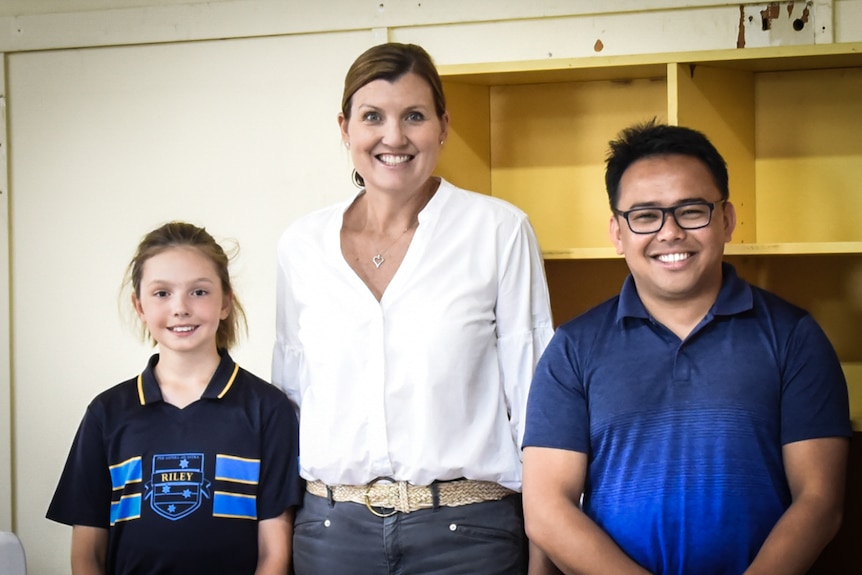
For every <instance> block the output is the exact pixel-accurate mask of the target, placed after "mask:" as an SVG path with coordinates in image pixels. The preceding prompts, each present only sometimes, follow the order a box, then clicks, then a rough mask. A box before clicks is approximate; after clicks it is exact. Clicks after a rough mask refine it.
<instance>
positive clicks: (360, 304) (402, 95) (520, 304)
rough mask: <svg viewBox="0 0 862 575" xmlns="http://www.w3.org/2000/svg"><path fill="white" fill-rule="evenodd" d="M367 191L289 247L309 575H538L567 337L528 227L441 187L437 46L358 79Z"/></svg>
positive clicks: (442, 115)
mask: <svg viewBox="0 0 862 575" xmlns="http://www.w3.org/2000/svg"><path fill="white" fill-rule="evenodd" d="M338 124H339V126H340V128H341V137H342V140H343V142H344V145H345V147H346V148H347V149H348V150H349V151H350V154H351V159H352V160H353V165H354V167H355V171H354V180H355V183H356V184H357V185H358V186H359V187H360V190H359V192H358V193H357V194H356V195H355V197H353V198H352V199H351V200H350V201H347V202H344V203H341V204H338V205H335V206H331V207H329V208H326V209H323V210H320V211H317V212H314V213H312V214H309V215H307V216H305V217H303V218H301V219H300V220H298V221H297V222H295V223H294V224H293V225H291V226H290V227H289V229H287V230H286V232H285V233H284V235H283V236H282V238H281V240H280V241H279V244H278V301H277V308H278V309H277V342H276V346H275V352H274V357H273V374H272V379H273V381H274V382H275V383H276V384H277V385H279V386H280V387H282V389H284V390H285V392H286V393H287V394H288V396H289V397H290V399H291V401H293V402H294V404H295V405H296V407H297V409H298V410H299V413H300V454H301V455H300V465H301V474H302V476H303V477H304V478H305V479H306V480H307V481H308V493H307V494H306V496H305V500H304V504H303V507H302V508H301V509H300V510H299V511H298V513H297V518H296V525H295V539H294V565H295V570H296V573H297V575H321V574H330V573H331V574H336V573H337V574H338V575H345V574H362V575H365V574H367V575H377V574H389V573H408V574H411V575H412V574H419V573H423V574H431V573H439V574H444V573H445V574H446V575H458V574H464V575H483V574H488V575H492V574H501V575H502V574H506V575H510V574H517V573H526V569H527V553H526V538H525V535H524V528H523V515H522V511H521V500H520V494H519V492H520V490H521V455H520V442H521V438H522V435H523V422H524V410H525V404H526V399H527V392H528V388H529V384H530V380H531V378H532V374H533V369H534V367H535V364H536V362H537V361H538V358H539V356H540V354H541V352H542V351H543V350H544V348H545V345H546V344H547V342H548V340H549V339H550V337H551V335H552V331H553V328H552V324H551V314H550V304H549V298H548V291H547V285H546V281H545V275H544V268H543V262H542V256H541V252H540V250H539V247H538V245H537V242H536V238H535V234H534V233H533V230H532V228H531V226H530V223H529V221H528V220H527V217H526V215H525V214H524V213H523V212H522V211H520V210H519V209H517V208H515V207H514V206H512V205H510V204H508V203H506V202H503V201H501V200H499V199H495V198H492V197H489V196H484V195H481V194H476V193H473V192H468V191H465V190H462V189H459V188H457V187H455V186H454V185H452V184H451V183H449V182H447V181H445V180H442V179H441V178H439V177H434V176H433V175H432V173H433V171H434V169H435V167H436V165H437V159H438V156H439V154H440V150H441V148H442V146H443V145H444V144H445V141H446V137H447V136H448V128H449V115H448V113H447V112H446V105H445V98H444V94H443V89H442V84H441V82H440V78H439V76H438V74H437V71H436V69H435V67H434V64H433V62H432V60H431V58H430V56H429V55H428V54H427V53H426V52H425V51H424V50H423V49H422V48H420V47H419V46H415V45H405V44H397V43H388V44H382V45H379V46H375V47H373V48H371V49H369V50H368V51H366V52H365V53H363V54H362V55H361V56H359V58H358V59H357V60H356V61H355V62H354V63H353V65H352V66H351V68H350V70H349V71H348V73H347V77H346V79H345V87H344V96H343V101H342V111H341V113H340V114H339V115H338Z"/></svg>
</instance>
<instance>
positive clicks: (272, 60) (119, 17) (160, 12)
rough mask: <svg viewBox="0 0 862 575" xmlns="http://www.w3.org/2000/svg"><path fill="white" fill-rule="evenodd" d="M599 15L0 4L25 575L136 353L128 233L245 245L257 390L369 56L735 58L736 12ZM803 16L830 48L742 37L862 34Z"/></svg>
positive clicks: (1, 484)
mask: <svg viewBox="0 0 862 575" xmlns="http://www.w3.org/2000/svg"><path fill="white" fill-rule="evenodd" d="M595 4H597V3H595V2H592V1H587V0H570V1H569V2H559V1H551V0H544V1H536V2H521V1H515V0H510V1H500V0H478V1H476V2H463V0H424V1H423V2H421V3H417V2H407V1H400V0H390V1H387V2H385V6H384V8H382V9H381V8H380V6H381V5H383V2H380V1H379V0H375V1H374V2H369V1H358V0H330V1H329V2H308V3H299V2H295V1H291V0H222V1H220V2H219V1H216V2H212V1H206V2H204V1H201V2H192V1H189V0H185V1H182V0H174V1H172V0H160V1H157V0H149V1H147V0H139V1H135V0H122V1H119V0H110V1H109V0H74V1H69V0H50V1H42V2H36V3H34V2H31V1H25V0H4V2H3V3H2V4H0V52H5V58H4V59H3V60H2V61H0V64H5V75H4V74H3V73H2V72H3V66H0V79H3V78H5V85H3V84H2V83H0V528H6V529H8V528H10V527H13V528H14V529H15V530H16V531H17V532H18V533H19V535H20V536H21V537H22V539H23V540H24V543H25V546H26V547H27V550H28V556H29V561H30V570H31V571H30V572H31V573H35V574H36V575H42V574H46V575H47V574H54V573H58V574H59V573H65V572H67V571H68V567H67V565H68V542H69V533H70V530H69V528H67V527H64V526H60V525H55V524H53V523H51V522H49V521H47V520H45V519H44V513H45V509H46V507H47V505H48V502H49V500H50V497H51V494H52V492H53V488H54V485H55V484H56V480H57V477H58V475H59V473H60V470H61V468H62V464H63V461H64V459H65V456H66V452H67V450H68V447H69V444H70V442H71V439H72V436H73V434H74V431H75V428H76V427H77V424H78V421H79V419H80V417H81V415H82V413H83V410H84V408H85V406H86V405H87V403H88V401H89V400H90V399H91V398H92V397H93V396H94V395H95V394H96V393H98V392H99V391H101V390H103V389H105V388H106V387H108V386H110V385H112V384H114V383H117V382H119V381H121V380H122V379H125V378H128V377H131V376H133V375H135V374H136V373H137V372H138V371H140V369H141V368H142V367H143V366H144V362H145V361H146V358H147V356H148V355H149V353H150V351H151V350H150V349H149V348H148V347H146V346H144V345H143V344H142V343H140V342H139V341H138V340H137V339H136V333H135V331H134V329H133V328H132V327H130V326H128V325H124V324H123V322H122V321H121V318H120V314H119V312H118V305H117V304H118V297H117V296H118V289H119V285H120V281H121V279H122V274H123V271H124V269H125V266H126V264H127V262H128V259H129V258H130V257H131V255H132V253H133V251H134V248H135V246H136V244H137V241H138V240H139V238H140V237H141V236H142V235H143V234H144V233H146V232H147V231H149V230H150V229H151V228H153V227H154V226H156V225H158V224H160V223H162V222H164V221H167V220H169V219H176V218H180V219H188V220H190V221H192V222H195V223H198V224H202V225H205V226H206V227H207V228H208V229H209V230H210V231H211V232H212V233H213V234H214V235H215V236H216V237H217V238H219V239H223V240H230V241H232V240H236V242H238V243H239V245H240V253H239V256H238V259H237V261H236V265H235V267H234V270H233V272H234V277H235V281H236V287H237V290H238V293H239V295H240V297H241V299H242V300H243V302H244V304H245V306H246V310H247V312H248V315H249V324H250V337H249V338H248V339H247V340H246V341H245V342H244V343H243V344H242V345H241V347H239V348H238V349H237V350H235V353H234V355H235V357H236V358H237V359H238V361H239V362H240V363H241V364H242V365H243V366H244V367H247V368H249V369H251V370H252V371H254V372H257V373H258V374H259V375H261V376H263V377H268V375H269V356H270V350H271V345H272V341H273V339H274V325H273V320H272V315H273V308H274V301H273V300H274V260H275V255H274V247H275V243H276V239H277V237H278V235H279V234H280V232H281V230H282V229H283V228H284V227H285V226H286V225H287V224H288V223H289V222H290V221H292V220H293V219H295V218H296V217H298V216H299V215H301V214H303V213H306V212H307V211H309V210H311V209H313V208H315V207H318V206H322V205H326V204H329V203H332V202H333V201H336V200H339V199H341V198H345V197H348V196H349V195H350V194H352V193H353V188H352V186H351V184H350V183H349V180H348V176H349V172H350V165H349V161H348V157H347V155H346V153H345V152H344V150H343V149H342V148H341V146H340V138H339V134H338V129H337V124H336V121H335V116H336V113H337V111H338V109H339V103H340V97H341V83H342V81H343V76H344V73H345V72H346V70H347V67H348V66H349V64H350V62H351V61H352V60H353V58H355V56H356V55H358V54H359V53H360V52H361V51H362V50H364V49H365V48H366V47H368V46H370V45H372V44H374V43H377V42H379V41H383V40H385V39H387V38H391V39H394V40H399V41H414V42H419V43H421V44H423V45H425V47H426V48H428V50H429V51H430V52H431V54H432V55H434V56H435V58H436V59H437V61H438V63H439V64H459V63H468V62H479V61H486V60H521V59H543V58H548V57H554V58H559V57H575V56H590V55H593V54H595V51H594V44H595V42H596V40H597V39H601V40H602V42H603V44H604V45H605V51H603V53H602V55H607V54H626V53H638V52H655V51H661V52H665V51H674V50H694V49H713V48H733V47H734V46H735V45H736V39H737V32H738V24H739V17H740V13H739V5H738V4H731V3H729V2H705V1H703V2H698V1H681V0H680V1H672V0H665V1H657V0H655V1H644V2H635V1H617V2H608V3H602V9H603V10H604V12H603V13H600V14H596V13H594V10H595V8H594V5H595ZM606 4H609V5H610V7H608V6H606ZM816 5H817V9H818V10H819V11H820V12H818V14H821V15H823V14H828V16H829V17H830V19H829V20H828V21H827V20H824V19H821V21H820V22H818V24H822V25H824V26H827V28H828V30H827V32H828V34H826V35H825V36H824V33H823V32H824V31H823V30H821V31H820V32H819V36H817V37H815V34H814V31H813V28H812V29H811V30H809V31H806V32H805V34H804V35H796V36H793V35H789V34H788V33H787V32H786V30H783V29H776V31H774V32H770V33H764V32H762V31H761V30H760V29H759V26H754V25H752V27H751V29H750V30H747V31H746V32H747V42H748V45H765V44H770V43H788V42H791V43H792V42H803V43H812V42H822V41H824V38H826V39H834V40H835V41H859V40H860V39H862V17H860V16H862V9H860V7H862V0H839V1H837V2H834V3H833V2H818V3H816ZM118 6H119V7H121V8H122V9H108V8H109V7H113V8H116V7H118ZM761 6H762V4H758V5H756V6H755V5H751V6H750V7H749V8H747V9H750V10H752V11H754V10H759V9H762V8H761ZM634 10H640V11H639V12H634ZM824 18H825V16H824ZM848 22H854V23H855V24H853V25H851V24H848ZM784 24H788V23H786V22H785V23H784ZM788 25H789V24H788ZM833 37H834V38H833ZM218 38H232V39H228V40H220V39H218ZM124 44H126V45H124ZM4 96H5V97H4ZM3 104H6V106H5V110H4V107H3ZM3 112H5V113H3ZM457 121H458V118H457V117H456V118H453V122H455V123H457ZM3 122H6V123H7V130H5V131H4V130H3V129H2V127H3ZM7 133H8V136H7ZM4 138H5V139H4ZM7 154H8V158H7ZM7 162H8V170H7V169H6V165H5V164H6V163H7ZM7 181H8V186H7V185H6V183H7ZM7 201H8V202H9V204H8V208H7V205H6V202H7ZM7 209H8V212H7ZM7 215H8V219H7ZM6 242H8V257H9V260H10V261H9V264H8V266H7V265H5V264H6V261H5V257H6V254H7V250H6V249H5V248H6V246H7V244H6ZM7 269H8V270H9V271H8V274H7V272H6V270H7ZM7 293H8V294H9V297H6V294H7ZM10 298H11V304H10V303H8V302H9V301H10ZM7 350H8V351H7ZM7 354H8V355H7Z"/></svg>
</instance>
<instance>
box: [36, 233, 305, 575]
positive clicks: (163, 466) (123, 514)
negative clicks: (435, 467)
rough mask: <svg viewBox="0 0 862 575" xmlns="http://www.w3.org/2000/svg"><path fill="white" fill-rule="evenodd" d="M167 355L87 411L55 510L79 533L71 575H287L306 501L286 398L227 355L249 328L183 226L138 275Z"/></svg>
mask: <svg viewBox="0 0 862 575" xmlns="http://www.w3.org/2000/svg"><path fill="white" fill-rule="evenodd" d="M126 282H127V283H128V284H129V285H130V286H131V288H132V290H133V293H132V296H131V297H132V304H133V305H134V308H135V311H136V312H137V315H138V317H139V318H140V320H141V322H142V326H143V330H144V333H148V334H149V336H150V338H151V339H152V340H153V342H154V343H155V344H157V345H158V348H159V353H157V354H155V355H153V356H152V357H151V358H150V361H149V363H148V365H147V367H146V369H145V370H144V371H143V373H141V374H140V375H138V376H137V377H135V378H132V379H130V380H128V381H126V382H124V383H121V384H119V385H117V386H115V387H113V388H111V389H109V390H107V391H105V392H103V393H102V394H100V395H99V396H98V397H96V398H95V399H94V400H93V402H92V403H91V404H90V405H89V407H88V408H87V411H86V414H85V415H84V419H83V421H82V422H81V425H80V427H79V429H78V433H77V435H76V437H75V440H74V443H73V444H72V449H71V451H70V453H69V458H68V460H67V462H66V466H65V469H64V470H63V474H62V477H61V478H60V482H59V485H58V486H57V490H56V492H55V494H54V498H53V500H52V502H51V505H50V507H49V509H48V514H47V516H48V518H49V519H52V520H54V521H58V522H60V523H65V524H68V525H72V526H73V528H72V573H73V575H84V574H91V573H93V574H114V573H116V574H121V573H183V572H187V573H189V572H190V573H231V574H232V575H233V574H237V575H239V574H249V575H251V574H252V573H254V574H265V573H280V574H284V573H286V572H287V569H288V564H289V559H290V551H291V537H292V531H293V529H292V518H293V507H294V506H296V505H297V504H298V503H299V495H300V486H299V479H298V472H297V453H298V446H297V422H296V417H295V415H294V412H293V409H292V407H291V406H290V404H289V402H288V400H287V398H286V397H285V395H284V394H283V393H282V392H281V391H279V390H278V389H277V388H275V387H274V386H272V385H270V384H268V383H266V382H264V381H263V380H261V379H259V378H257V377H256V376H254V375H253V374H251V373H249V372H247V371H245V370H244V369H241V368H240V367H239V366H238V365H237V364H236V363H234V361H233V360H232V359H231V357H230V356H229V355H228V352H227V350H228V349H229V348H230V347H231V345H233V344H234V343H235V341H236V338H237V332H238V331H239V328H240V326H244V325H245V316H244V314H243V310H242V307H241V306H240V304H239V302H238V301H237V298H236V296H235V295H234V293H233V290H232V288H231V283H230V276H229V273H228V257H227V256H226V255H225V252H224V251H223V250H222V248H221V247H220V246H219V245H218V244H217V243H216V242H215V240H214V239H213V238H212V236H210V235H209V234H208V233H207V232H206V230H204V229H203V228H198V227H196V226H193V225H191V224H187V223H181V222H174V223H169V224H166V225H164V226H162V227H160V228H158V229H156V230H154V231H152V232H150V233H149V234H147V235H146V236H145V237H144V239H143V240H142V241H141V243H140V244H139V246H138V250H137V253H136V254H135V257H134V258H133V259H132V261H131V263H130V264H129V267H128V270H127V277H126Z"/></svg>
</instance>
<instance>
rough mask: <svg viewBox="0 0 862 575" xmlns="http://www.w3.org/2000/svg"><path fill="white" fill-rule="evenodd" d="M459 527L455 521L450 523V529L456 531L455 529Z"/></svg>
mask: <svg viewBox="0 0 862 575" xmlns="http://www.w3.org/2000/svg"><path fill="white" fill-rule="evenodd" d="M457 529H458V526H457V525H455V524H454V523H452V524H450V525H449V531H455V530H457Z"/></svg>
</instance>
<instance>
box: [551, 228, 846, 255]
mask: <svg viewBox="0 0 862 575" xmlns="http://www.w3.org/2000/svg"><path fill="white" fill-rule="evenodd" d="M860 225H862V223H860ZM724 253H725V254H726V255H729V256H775V255H827V254H859V255H860V257H862V242H811V243H803V242H796V243H787V244H734V243H730V244H727V245H725V248H724ZM542 255H543V256H544V257H545V259H547V260H606V259H618V258H620V257H622V256H620V255H618V254H617V252H616V249H614V248H613V247H607V248H570V249H561V250H544V251H543V252H542Z"/></svg>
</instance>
